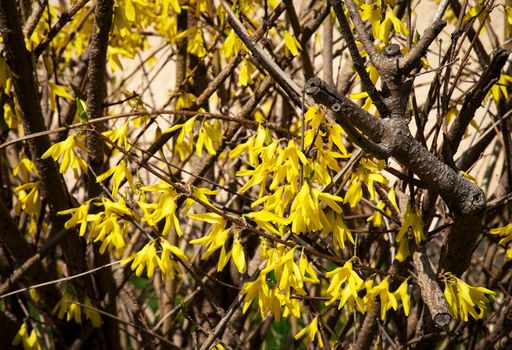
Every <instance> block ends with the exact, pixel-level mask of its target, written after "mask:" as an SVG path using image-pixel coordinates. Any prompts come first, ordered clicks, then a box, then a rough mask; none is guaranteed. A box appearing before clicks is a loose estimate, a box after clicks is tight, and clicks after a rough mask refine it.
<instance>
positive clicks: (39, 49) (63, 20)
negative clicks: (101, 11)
mask: <svg viewBox="0 0 512 350" xmlns="http://www.w3.org/2000/svg"><path fill="white" fill-rule="evenodd" d="M88 2H89V0H78V1H77V2H75V3H74V4H73V5H72V6H71V7H70V8H69V10H67V11H65V12H63V13H61V15H60V17H59V20H58V21H57V23H55V25H54V26H53V27H52V28H51V29H50V31H49V32H48V34H47V35H46V37H45V38H44V39H43V40H42V41H41V42H40V43H39V44H38V45H37V46H36V48H35V49H34V55H35V56H36V57H39V56H41V54H42V53H43V52H44V50H46V49H47V48H48V46H49V45H50V43H51V42H52V40H53V39H54V38H55V37H56V36H57V34H59V32H60V31H61V30H62V28H64V26H65V25H66V24H68V23H69V22H71V20H72V19H73V16H74V15H76V13H77V12H78V11H80V9H81V8H82V7H84V6H85V5H86V4H87V3H88Z"/></svg>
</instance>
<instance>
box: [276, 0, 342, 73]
mask: <svg viewBox="0 0 512 350" xmlns="http://www.w3.org/2000/svg"><path fill="white" fill-rule="evenodd" d="M284 3H285V5H286V13H287V14H288V17H289V18H290V23H291V25H292V29H293V34H295V37H297V38H300V37H301V34H302V30H301V27H300V23H299V18H298V17H297V12H296V11H295V6H294V5H293V1H292V0H284ZM301 46H302V50H301V51H300V57H301V58H302V64H303V68H304V76H305V77H306V79H309V78H312V77H314V76H315V69H314V67H313V63H311V58H310V57H311V56H310V54H309V50H308V45H307V42H304V41H303V42H302V43H301ZM331 49H332V48H331Z"/></svg>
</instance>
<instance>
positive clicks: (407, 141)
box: [305, 78, 485, 275]
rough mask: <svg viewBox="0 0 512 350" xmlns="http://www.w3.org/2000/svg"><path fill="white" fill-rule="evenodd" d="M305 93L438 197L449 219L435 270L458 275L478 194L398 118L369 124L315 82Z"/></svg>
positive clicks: (476, 221)
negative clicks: (444, 205)
mask: <svg viewBox="0 0 512 350" xmlns="http://www.w3.org/2000/svg"><path fill="white" fill-rule="evenodd" d="M305 91H306V93H307V94H309V95H311V96H312V97H313V99H314V100H315V101H316V102H318V103H321V104H324V105H325V106H326V107H328V108H331V109H333V112H335V115H336V116H337V119H338V120H342V121H347V122H349V123H351V124H353V125H354V126H355V127H357V128H358V129H360V130H361V131H362V132H363V134H365V135H366V136H367V137H368V138H369V139H370V140H371V141H374V142H377V143H379V144H380V145H381V146H382V147H384V149H386V148H387V152H388V154H389V155H390V156H392V157H394V158H395V159H396V160H397V161H399V162H400V163H401V164H403V165H405V166H406V167H407V168H409V169H410V170H411V171H412V172H413V173H414V174H416V175H417V176H418V177H419V178H420V179H421V180H423V181H424V182H425V183H426V184H427V186H428V188H429V189H431V190H433V191H434V192H437V193H439V194H440V195H441V197H442V198H443V199H444V201H445V202H446V203H447V204H448V206H449V208H450V209H451V211H452V212H453V215H454V224H453V225H452V226H451V229H450V233H449V234H448V240H447V244H446V246H445V247H444V248H445V249H444V250H443V255H442V259H441V266H442V268H445V269H447V270H449V271H452V272H454V273H456V274H458V275H459V274H461V273H462V272H464V270H465V269H466V268H467V267H468V266H469V262H470V259H471V255H472V251H473V247H474V244H475V242H476V237H477V236H478V234H479V233H480V228H481V220H482V214H483V212H484V210H485V196H484V193H483V191H482V190H481V189H480V188H479V187H478V186H477V185H475V184H473V183H472V182H471V181H469V180H467V179H465V178H464V177H462V176H459V175H458V174H457V172H455V170H453V169H452V168H450V167H449V166H448V165H447V164H445V163H443V162H441V161H440V160H439V159H438V158H436V157H435V156H434V155H433V154H432V153H430V152H429V151H428V150H427V149H426V148H425V147H424V146H423V145H422V144H420V143H419V142H418V141H417V140H416V139H414V137H413V136H412V134H411V132H410V130H409V128H408V126H407V122H406V121H405V120H404V119H403V118H388V119H374V118H373V117H372V116H371V115H370V114H369V113H368V112H366V111H364V110H362V109H361V108H360V107H358V106H356V105H355V104H354V103H352V102H351V101H350V100H348V99H347V98H346V97H344V96H341V95H339V94H338V93H337V92H336V91H335V90H334V89H333V88H330V87H327V86H326V84H325V83H324V82H322V81H321V80H320V79H318V78H313V79H310V80H309V81H308V82H307V84H306V89H305ZM333 107H334V108H333ZM375 155H376V156H379V155H378V154H375Z"/></svg>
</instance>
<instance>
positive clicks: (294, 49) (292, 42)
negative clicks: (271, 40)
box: [283, 30, 302, 56]
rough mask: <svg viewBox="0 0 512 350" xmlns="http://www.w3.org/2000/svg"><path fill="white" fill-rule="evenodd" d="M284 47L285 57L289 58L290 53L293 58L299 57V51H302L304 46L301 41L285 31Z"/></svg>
mask: <svg viewBox="0 0 512 350" xmlns="http://www.w3.org/2000/svg"><path fill="white" fill-rule="evenodd" d="M283 36H284V47H285V51H284V52H285V55H286V56H289V52H290V53H291V54H292V55H293V56H297V55H298V54H299V50H302V46H301V45H300V43H299V41H298V40H297V39H295V37H294V36H293V35H291V34H290V33H289V32H288V31H287V30H285V31H284V34H283Z"/></svg>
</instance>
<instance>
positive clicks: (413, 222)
mask: <svg viewBox="0 0 512 350" xmlns="http://www.w3.org/2000/svg"><path fill="white" fill-rule="evenodd" d="M409 228H410V229H411V231H412V234H413V236H414V241H415V243H416V245H419V244H420V243H421V242H422V241H425V240H426V239H427V236H426V235H425V231H424V228H423V221H422V220H421V213H420V211H419V209H417V208H414V209H413V208H412V207H411V204H410V203H407V209H406V211H405V215H404V221H403V223H402V227H401V228H400V230H399V231H398V234H397V235H396V241H397V242H398V243H399V244H400V246H399V248H398V252H397V254H396V256H395V258H396V259H397V260H398V261H404V260H405V259H406V258H407V257H408V256H409V239H408V237H407V235H406V233H407V232H408V231H409Z"/></svg>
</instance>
